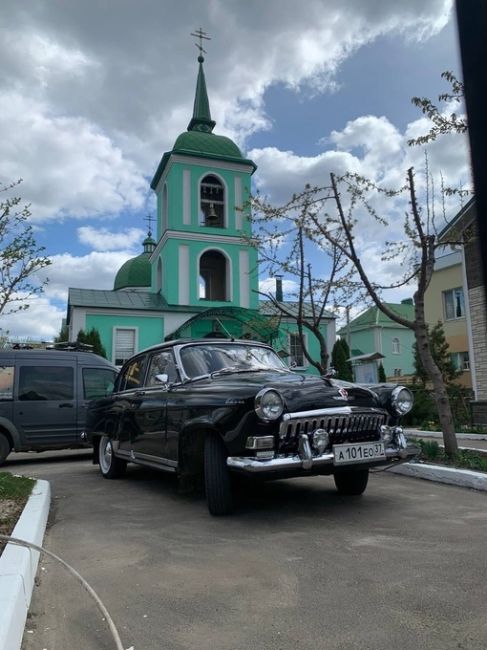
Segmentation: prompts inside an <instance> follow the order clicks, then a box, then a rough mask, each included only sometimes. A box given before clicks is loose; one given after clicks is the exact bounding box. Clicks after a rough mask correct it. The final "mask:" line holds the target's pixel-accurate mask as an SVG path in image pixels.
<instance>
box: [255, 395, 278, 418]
mask: <svg viewBox="0 0 487 650" xmlns="http://www.w3.org/2000/svg"><path fill="white" fill-rule="evenodd" d="M283 411H284V402H283V400H282V397H281V396H280V395H279V393H278V392H277V391H275V390H273V389H272V388H264V389H263V390H261V391H260V392H259V393H257V395H256V396H255V412H256V413H257V415H258V416H259V418H260V419H261V420H277V418H280V417H281V415H282V412H283Z"/></svg>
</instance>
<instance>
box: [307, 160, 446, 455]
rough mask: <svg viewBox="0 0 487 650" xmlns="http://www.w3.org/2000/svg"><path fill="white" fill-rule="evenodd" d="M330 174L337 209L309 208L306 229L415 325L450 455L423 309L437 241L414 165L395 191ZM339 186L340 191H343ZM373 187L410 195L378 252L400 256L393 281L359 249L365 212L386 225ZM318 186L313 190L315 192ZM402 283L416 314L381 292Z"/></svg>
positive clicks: (442, 393) (386, 310)
mask: <svg viewBox="0 0 487 650" xmlns="http://www.w3.org/2000/svg"><path fill="white" fill-rule="evenodd" d="M330 178H331V185H330V188H328V196H331V197H333V199H334V201H335V205H336V213H334V214H331V213H330V212H325V213H321V212H315V213H310V215H311V224H310V226H309V228H308V235H309V236H310V237H312V238H315V237H318V238H319V239H320V240H322V239H323V238H324V239H325V240H326V241H328V242H329V243H330V244H331V245H333V246H336V247H337V249H338V250H339V251H340V252H341V253H342V254H343V255H345V256H346V258H347V259H348V260H350V262H351V263H352V264H353V266H354V268H355V269H356V271H357V274H358V276H359V278H360V280H361V282H362V283H363V286H364V288H365V289H366V291H367V294H368V295H369V296H370V298H371V299H372V301H373V302H374V304H375V305H376V307H377V308H378V309H380V311H381V312H382V313H383V314H385V315H386V316H388V317H389V318H390V319H391V320H393V321H394V322H396V323H398V324H400V325H403V326H404V327H407V328H408V329H411V330H413V332H414V335H415V338H416V344H417V350H418V355H419V357H420V359H421V362H422V364H423V367H424V368H425V370H426V372H427V374H428V377H429V378H430V380H431V382H432V384H433V388H434V396H435V400H436V404H437V408H438V416H439V419H440V424H441V427H442V430H443V437H444V443H445V451H446V453H447V454H448V455H454V454H455V453H457V451H458V446H457V440H456V436H455V429H454V423H453V417H452V411H451V407H450V402H449V398H448V393H447V390H446V386H445V382H444V380H443V376H442V373H441V370H440V369H439V368H438V366H437V364H436V362H435V360H434V358H433V355H432V351H431V347H430V340H429V337H428V328H427V323H426V320H425V312H424V300H425V293H426V290H427V288H428V286H429V284H430V281H431V277H432V274H433V268H434V263H435V253H436V250H437V248H439V247H440V244H439V243H438V239H437V236H436V232H435V223H434V218H433V217H432V216H431V213H430V212H429V211H427V212H426V214H423V211H422V210H421V208H420V206H419V205H418V199H417V195H416V188H415V181H414V171H413V169H412V168H411V169H409V170H408V172H407V180H406V184H405V185H404V187H403V188H401V189H400V190H398V191H397V192H392V191H386V190H383V189H381V188H378V187H377V186H376V185H374V184H373V183H371V182H370V181H368V180H367V179H364V178H361V177H359V176H357V175H353V174H347V175H345V176H343V177H341V178H337V177H335V175H334V174H331V175H330ZM341 189H343V190H344V192H341ZM373 190H375V191H377V192H379V193H382V194H385V195H387V196H395V197H399V196H400V195H401V194H403V193H406V196H407V197H408V200H409V207H408V211H407V213H406V216H405V219H404V222H403V226H404V237H403V238H401V239H398V240H397V241H395V242H390V241H389V242H385V246H384V250H383V252H382V257H381V259H382V261H383V262H387V261H390V260H391V259H396V260H399V259H400V260H401V262H402V264H403V267H405V270H404V274H403V276H402V277H401V278H400V279H398V280H397V281H396V282H391V283H390V284H387V285H382V284H380V283H379V282H377V281H374V280H373V277H374V271H375V269H371V268H366V264H365V262H364V261H363V259H362V251H361V250H360V241H361V240H362V238H363V229H364V228H366V227H367V226H366V224H365V223H364V221H363V220H364V218H365V215H368V216H369V217H370V218H372V219H373V220H375V221H376V222H379V223H380V225H381V226H383V227H384V228H387V227H388V221H387V219H385V218H384V217H382V216H380V215H379V214H378V213H377V211H376V209H374V208H373V207H372V203H371V193H372V191H373ZM317 191H318V190H315V192H317ZM360 208H361V209H362V210H361V213H360V216H361V224H360V225H361V228H362V231H361V233H360V232H358V231H357V224H358V220H357V217H356V215H355V213H356V211H358V210H360ZM369 225H370V224H369ZM443 245H444V243H442V244H441V246H443ZM406 285H408V286H414V315H415V318H414V320H409V319H407V318H404V317H403V316H402V315H400V314H399V313H397V312H396V311H394V309H392V308H391V307H390V306H389V305H388V303H387V302H386V301H385V300H384V298H383V291H384V290H386V289H392V288H396V289H397V288H398V287H400V286H406Z"/></svg>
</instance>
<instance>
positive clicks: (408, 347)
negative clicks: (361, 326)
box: [350, 327, 414, 377]
mask: <svg viewBox="0 0 487 650" xmlns="http://www.w3.org/2000/svg"><path fill="white" fill-rule="evenodd" d="M376 332H377V334H376ZM394 337H397V338H398V339H399V341H400V354H393V353H392V339H393V338H394ZM350 341H351V344H350V348H351V350H361V351H362V353H363V354H370V353H372V352H381V354H383V355H384V357H385V358H384V359H382V365H383V366H384V370H385V373H386V376H387V377H392V376H393V375H394V369H396V368H399V369H400V370H401V374H402V375H410V374H413V373H414V357H413V343H414V333H413V332H412V330H408V329H405V328H395V327H383V328H380V329H378V328H372V327H371V328H369V329H366V330H360V331H358V332H354V331H353V330H352V331H351V333H350Z"/></svg>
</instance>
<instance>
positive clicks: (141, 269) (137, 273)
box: [113, 253, 151, 291]
mask: <svg viewBox="0 0 487 650" xmlns="http://www.w3.org/2000/svg"><path fill="white" fill-rule="evenodd" d="M149 257H150V253H141V254H140V255H137V257H133V258H132V259H130V260H127V261H126V262H125V263H124V264H122V266H121V267H120V268H119V270H118V272H117V275H116V276H115V282H114V285H113V288H114V289H115V290H116V291H118V290H119V289H127V288H130V287H150V286H151V265H150V262H149Z"/></svg>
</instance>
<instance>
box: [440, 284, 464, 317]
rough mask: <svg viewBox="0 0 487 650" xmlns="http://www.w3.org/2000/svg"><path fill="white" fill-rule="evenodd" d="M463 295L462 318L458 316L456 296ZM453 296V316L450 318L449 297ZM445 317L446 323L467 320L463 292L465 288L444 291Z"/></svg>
mask: <svg viewBox="0 0 487 650" xmlns="http://www.w3.org/2000/svg"><path fill="white" fill-rule="evenodd" d="M457 293H460V294H461V307H462V313H461V314H460V316H457V315H456V294H457ZM448 295H451V296H452V306H453V316H448V310H447V296H448ZM443 315H444V317H445V320H446V321H451V320H459V319H460V318H465V294H464V292H463V287H455V288H454V289H448V290H447V291H443Z"/></svg>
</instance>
